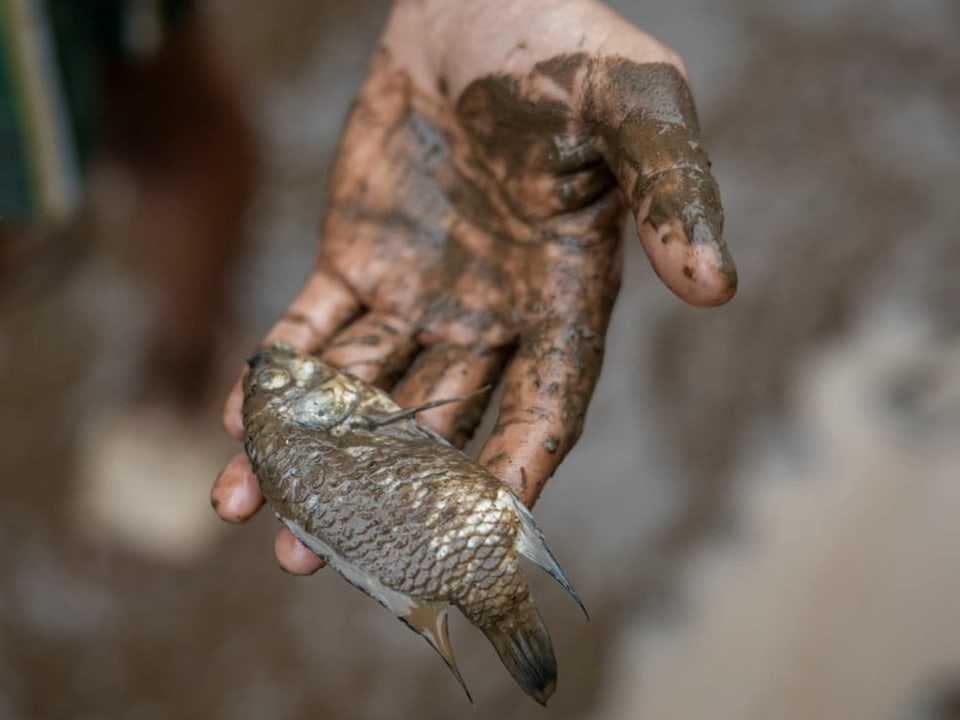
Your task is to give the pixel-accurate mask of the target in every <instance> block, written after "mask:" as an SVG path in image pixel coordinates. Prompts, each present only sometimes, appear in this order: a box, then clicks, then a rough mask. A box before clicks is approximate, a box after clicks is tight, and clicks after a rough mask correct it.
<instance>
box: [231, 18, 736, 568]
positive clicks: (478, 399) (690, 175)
mask: <svg viewBox="0 0 960 720" xmlns="http://www.w3.org/2000/svg"><path fill="white" fill-rule="evenodd" d="M682 70H683V68H682V65H681V64H680V62H679V60H678V59H677V58H676V56H674V55H673V54H672V53H671V52H670V51H669V50H667V49H666V48H664V47H663V46H662V45H660V44H659V43H657V42H656V41H654V40H653V39H652V38H650V37H649V36H647V35H645V34H643V33H642V32H640V31H639V30H637V29H636V28H633V27H632V26H629V25H628V24H627V23H625V21H623V20H622V19H621V18H619V17H618V16H616V15H615V14H613V13H612V12H611V11H609V10H608V9H606V8H605V7H603V6H602V5H599V4H597V3H594V2H587V1H584V2H574V3H569V2H567V3H557V2H545V1H544V0H526V1H524V2H514V3H506V2H486V3H473V4H469V3H464V4H461V3H459V2H451V3H446V4H438V5H437V6H436V7H435V8H434V7H432V6H431V5H430V3H429V2H428V3H424V4H422V5H420V6H416V5H412V4H402V3H401V4H398V6H397V7H396V9H395V11H394V13H393V16H392V17H391V20H390V22H389V23H388V27H387V30H386V33H385V35H384V38H383V42H382V46H381V48H380V49H379V51H378V52H377V54H376V56H375V58H374V60H373V62H372V64H371V69H370V72H369V75H368V77H367V80H366V82H365V83H364V85H363V87H362V89H361V90H360V93H359V95H358V98H357V101H356V103H355V105H354V107H353V110H352V111H351V114H350V117H349V119H348V121H347V125H346V128H345V130H344V134H343V137H342V139H341V145H340V150H339V154H338V157H337V162H336V167H335V171H334V177H333V183H332V190H331V203H330V210H329V213H328V215H327V218H326V220H325V222H324V227H323V237H322V242H321V246H320V253H319V258H318V262H317V266H316V269H315V271H314V273H313V274H312V275H311V277H310V279H309V280H308V282H307V284H306V285H305V287H304V288H303V290H302V291H301V293H300V294H299V295H298V296H297V298H296V299H295V300H294V301H293V303H292V304H291V306H290V309H289V311H288V312H287V313H286V315H285V316H284V317H283V318H282V319H281V320H280V321H279V322H278V323H277V325H276V326H275V327H274V328H273V330H272V331H271V332H270V333H269V335H268V337H267V340H268V341H272V340H284V341H287V342H289V343H291V344H293V345H295V346H297V347H300V348H302V349H305V350H309V351H315V352H322V353H323V356H324V358H325V359H326V360H327V361H329V362H331V363H333V364H336V365H338V366H341V367H343V368H345V369H347V370H348V371H350V372H351V373H353V374H355V375H357V376H359V377H361V378H364V379H366V380H369V381H372V382H376V383H378V384H380V385H381V386H384V387H392V388H393V391H394V395H395V397H396V399H397V401H398V402H399V403H400V404H402V405H405V406H411V405H416V404H420V403H423V402H426V401H429V400H433V399H438V398H445V397H454V396H460V395H466V394H468V393H470V392H472V391H475V390H477V389H479V388H481V387H483V386H485V385H488V384H491V383H493V382H496V381H497V380H498V379H499V378H500V377H501V375H502V381H503V394H502V399H501V403H500V408H499V416H498V420H497V423H496V426H495V428H494V430H493V432H492V434H491V436H490V438H489V439H488V440H487V442H486V445H485V446H484V448H483V450H482V452H481V455H480V461H481V462H482V463H484V464H485V465H487V467H489V468H490V470H491V471H492V472H493V473H494V474H495V475H496V476H498V477H499V478H500V479H501V480H503V481H504V482H506V483H507V484H508V485H509V486H510V487H511V488H512V489H513V490H514V491H515V492H516V493H517V494H518V495H519V496H520V497H521V499H522V500H523V501H524V502H525V503H527V504H528V505H532V504H533V502H534V501H535V500H536V498H537V496H538V495H539V493H540V490H541V489H542V487H543V484H544V483H545V482H546V480H547V479H548V478H549V476H550V475H551V474H552V473H553V471H554V469H555V468H556V466H557V464H558V463H559V462H560V460H561V459H562V458H563V456H564V455H565V454H566V453H567V452H568V451H569V449H570V448H571V447H572V445H573V444H574V442H575V441H576V439H577V438H578V436H579V434H580V431H581V428H582V425H583V418H584V415H585V413H586V408H587V404H588V402H589V399H590V396H591V394H592V392H593V389H594V386H595V384H596V380H597V377H598V375H599V372H600V365H601V360H602V356H603V348H604V337H605V334H606V330H607V325H608V322H609V318H610V312H611V309H612V307H613V303H614V300H615V298H616V294H617V290H618V288H619V284H620V274H621V267H620V266H621V262H620V258H621V236H622V225H623V219H624V217H625V213H626V210H627V208H630V209H632V211H633V212H634V214H635V217H636V220H637V227H638V230H639V234H640V239H641V242H642V243H643V246H644V248H645V250H646V251H647V254H648V256H649V258H650V260H651V262H652V264H653V266H654V269H655V270H656V272H657V274H658V275H659V276H660V277H661V279H662V280H663V281H664V282H665V283H666V284H667V285H668V287H670V288H671V289H672V290H673V291H674V292H676V293H677V294H678V295H680V296H681V297H683V298H684V299H686V300H688V301H690V302H693V303H695V304H702V305H708V304H719V303H722V302H725V301H726V300H728V299H729V298H730V297H731V296H732V295H733V293H734V292H735V289H736V272H735V269H734V266H733V262H732V260H731V259H730V257H729V254H728V253H727V250H726V247H725V245H724V243H723V241H722V237H721V231H722V225H723V215H722V210H721V207H720V201H719V194H718V191H717V187H716V183H715V181H714V180H713V177H712V176H711V174H710V170H709V165H710V164H709V160H708V158H707V156H706V154H705V153H704V151H703V150H702V148H701V147H700V144H699V137H698V136H699V127H698V122H697V118H696V112H695V109H694V106H693V101H692V98H691V95H690V92H689V89H688V87H687V84H686V82H685V80H684V76H683V74H682ZM239 401H240V398H239V395H238V393H237V392H236V391H235V392H234V393H233V394H232V395H231V398H230V399H229V400H228V403H227V408H226V410H225V423H226V425H227V427H228V429H229V430H230V431H231V432H233V433H234V434H239V432H240V431H241V426H240V417H239ZM486 401H487V398H486V397H485V396H482V395H480V396H475V397H473V398H471V399H468V400H464V401H462V402H459V403H454V404H450V405H445V406H442V407H439V408H436V409H433V410H429V411H425V412H424V413H422V415H421V416H420V417H421V421H423V422H425V423H426V424H428V425H430V426H432V427H433V428H434V429H435V430H437V431H438V432H440V433H441V434H443V435H444V436H446V437H448V438H450V439H451V440H452V441H453V442H455V443H457V444H463V443H464V442H466V441H467V440H468V439H469V437H470V436H471V434H472V433H473V431H474V429H475V427H476V424H477V422H478V421H479V418H480V416H481V414H482V412H483V409H484V406H485V404H486ZM214 499H215V504H216V505H217V508H218V512H220V514H221V515H222V516H224V517H225V518H227V519H231V520H242V519H245V518H246V517H249V515H251V514H252V513H253V512H254V511H255V510H256V509H257V508H258V507H259V506H260V504H262V498H261V497H260V496H259V491H258V489H257V486H256V480H255V478H254V477H253V475H252V472H251V471H250V469H249V464H248V463H246V460H245V458H243V457H242V456H238V457H237V458H235V459H234V460H233V461H231V463H230V465H229V466H228V468H227V469H226V470H225V472H224V473H223V474H222V475H221V477H220V478H219V479H218V481H217V484H216V485H215V487H214ZM277 554H278V558H279V559H280V561H281V563H283V564H284V565H285V566H286V567H288V568H289V569H292V570H294V571H302V572H306V571H310V570H312V569H315V568H316V567H317V566H318V565H319V561H318V560H317V559H316V558H315V557H313V556H311V555H309V553H308V552H307V551H306V550H305V549H304V548H302V547H299V546H298V545H297V543H296V541H295V540H294V539H293V538H292V536H289V537H288V536H287V535H286V534H284V533H281V534H280V535H279V536H278V541H277Z"/></svg>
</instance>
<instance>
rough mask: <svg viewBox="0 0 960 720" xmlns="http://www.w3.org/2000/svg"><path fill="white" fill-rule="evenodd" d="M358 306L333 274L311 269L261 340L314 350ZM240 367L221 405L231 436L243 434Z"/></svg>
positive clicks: (237, 436) (347, 318) (239, 436)
mask: <svg viewBox="0 0 960 720" xmlns="http://www.w3.org/2000/svg"><path fill="white" fill-rule="evenodd" d="M359 309H360V304H359V302H358V301H357V299H356V298H355V297H354V295H353V293H352V292H351V291H350V289H349V288H348V287H347V286H346V284H344V282H343V281H342V280H340V279H339V278H338V277H336V276H335V275H334V274H332V273H330V272H328V271H326V270H323V269H317V270H315V271H314V272H313V273H312V274H311V275H310V277H309V278H307V282H306V283H305V284H304V286H303V288H301V290H300V292H299V293H297V296H296V297H295V298H294V299H293V302H291V303H290V306H289V308H287V311H286V313H284V315H283V317H282V318H280V319H279V320H278V321H277V322H276V324H275V325H274V326H273V327H272V328H271V329H270V331H269V332H268V333H267V334H266V337H264V339H263V343H264V344H265V345H269V344H271V343H274V342H285V343H287V344H288V345H292V346H293V347H295V348H297V349H298V350H303V351H304V352H310V353H312V352H316V351H317V350H318V349H319V348H320V347H321V346H322V345H323V344H324V343H325V342H326V341H327V340H328V339H329V338H330V337H331V336H332V335H333V334H334V333H335V332H336V331H337V330H338V329H339V328H340V327H342V326H343V325H344V324H346V323H347V322H348V321H349V320H350V319H351V318H352V317H353V316H354V315H356V314H357V312H358V311H359ZM245 372H246V370H244V371H243V372H241V373H240V377H238V378H237V381H236V382H235V383H234V385H233V388H232V389H231V390H230V394H229V395H228V396H227V401H226V403H225V404H224V407H223V426H224V428H226V430H227V432H228V433H230V434H231V435H232V436H233V437H235V438H238V439H239V438H242V437H243V417H242V415H241V412H240V411H241V408H242V406H243V390H242V388H241V383H242V380H243V375H244V373H245Z"/></svg>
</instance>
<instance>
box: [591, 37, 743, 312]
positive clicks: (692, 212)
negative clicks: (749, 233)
mask: <svg viewBox="0 0 960 720" xmlns="http://www.w3.org/2000/svg"><path fill="white" fill-rule="evenodd" d="M588 77H589V79H588V81H587V83H586V84H585V85H586V86H585V92H584V98H583V101H584V104H583V112H584V114H585V116H586V117H587V118H588V119H589V120H590V121H591V122H592V123H593V124H594V125H595V127H596V128H597V131H598V134H599V136H600V140H601V152H602V154H603V155H604V157H605V159H606V161H607V164H608V165H609V166H610V169H611V170H612V171H613V173H614V175H615V176H616V178H617V181H618V183H619V185H620V187H621V189H622V190H623V191H624V193H625V195H626V197H627V200H628V202H629V203H630V204H631V207H632V209H633V211H634V214H635V217H636V221H637V231H638V233H639V235H640V241H641V243H642V245H643V248H644V250H645V251H646V253H647V257H648V258H649V259H650V262H651V264H652V265H653V268H654V270H655V271H656V273H657V275H659V276H660V278H661V279H662V280H663V282H664V284H666V285H667V287H669V288H670V289H671V290H672V291H673V292H674V293H676V294H677V295H678V296H680V297H681V298H683V299H684V300H686V301H687V302H690V303H692V304H694V305H720V304H723V303H725V302H726V301H727V300H729V299H730V298H731V297H733V295H734V293H735V292H736V289H737V271H736V266H735V265H734V262H733V258H732V257H731V255H730V252H729V250H728V249H727V245H726V243H725V242H724V240H723V207H722V206H721V203H720V191H719V188H718V187H717V182H716V180H715V179H714V177H713V174H712V172H711V170H710V159H709V157H708V156H707V153H706V151H705V150H704V149H703V147H702V145H701V143H700V122H699V120H698V118H697V112H696V108H695V106H694V103H693V96H692V94H691V92H690V88H689V86H688V85H687V81H686V79H685V78H684V76H683V74H682V73H681V71H680V69H679V67H678V66H676V65H674V64H672V63H670V62H634V61H632V60H630V59H629V58H627V57H620V56H618V57H599V58H596V59H595V60H594V62H593V66H592V69H591V72H590V73H589V76H588Z"/></svg>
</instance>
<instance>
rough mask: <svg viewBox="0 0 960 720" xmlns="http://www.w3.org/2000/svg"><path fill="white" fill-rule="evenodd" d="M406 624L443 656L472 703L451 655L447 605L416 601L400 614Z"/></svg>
mask: <svg viewBox="0 0 960 720" xmlns="http://www.w3.org/2000/svg"><path fill="white" fill-rule="evenodd" d="M400 619H401V620H403V622H404V623H406V624H407V626H408V627H409V628H410V629H411V630H414V631H415V632H417V633H419V634H420V635H422V636H423V638H424V639H425V640H426V641H427V642H428V643H430V645H431V646H432V647H433V649H434V650H436V651H437V654H438V655H440V657H442V658H443V661H444V662H445V663H446V664H447V667H448V668H450V672H452V673H453V676H454V677H455V678H456V679H457V682H459V683H460V687H462V688H463V692H465V693H466V695H467V700H469V701H470V704H471V705H473V704H474V703H473V696H472V695H470V690H469V689H468V688H467V683H466V682H464V680H463V676H462V675H461V674H460V670H459V669H458V668H457V661H456V658H454V656H453V646H452V645H451V644H450V634H449V632H448V631H447V607H446V606H445V605H437V604H435V603H417V602H414V604H413V607H412V608H411V609H410V611H409V612H408V613H407V614H406V615H402V616H400Z"/></svg>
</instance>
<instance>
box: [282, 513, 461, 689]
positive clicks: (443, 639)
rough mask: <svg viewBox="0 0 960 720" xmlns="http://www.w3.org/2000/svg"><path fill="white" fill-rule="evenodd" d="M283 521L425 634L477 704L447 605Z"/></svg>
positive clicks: (350, 578)
mask: <svg viewBox="0 0 960 720" xmlns="http://www.w3.org/2000/svg"><path fill="white" fill-rule="evenodd" d="M281 522H283V524H284V525H286V526H287V528H288V529H289V530H290V532H292V533H293V534H294V535H295V536H296V537H297V538H298V539H299V540H300V541H301V542H302V543H303V544H304V545H306V546H307V547H308V548H310V550H312V551H313V552H315V553H316V554H317V555H320V556H321V557H323V558H324V559H325V560H326V561H327V562H328V563H329V564H330V566H331V567H332V568H333V569H334V570H336V571H337V572H338V573H339V574H340V575H341V576H342V577H343V579H344V580H346V581H347V582H349V583H350V584H351V585H353V586H354V587H356V588H358V589H360V590H362V591H363V592H364V593H366V594H367V595H369V596H370V597H372V598H373V599H374V600H376V601H377V602H378V603H380V604H381V605H383V607H385V608H386V609H387V610H389V611H390V612H392V613H393V614H394V615H396V616H397V617H398V618H400V619H401V620H402V621H403V622H404V624H406V626H407V627H409V628H410V629H412V630H414V631H415V632H417V633H419V634H420V635H422V636H423V637H424V638H425V639H426V641H427V642H428V643H430V645H431V646H433V649H434V650H436V651H437V653H439V655H440V657H442V658H443V661H444V662H445V663H446V664H447V667H448V668H450V671H451V672H452V673H453V675H454V677H455V678H457V682H459V683H460V687H462V688H463V691H464V692H465V693H466V694H467V699H468V700H469V701H470V704H471V705H472V704H473V697H472V696H471V695H470V691H469V690H468V689H467V684H466V683H465V682H464V680H463V676H462V675H461V674H460V670H458V669H457V661H456V660H455V659H454V657H453V646H452V645H451V644H450V634H449V633H448V632H447V608H446V606H444V605H438V604H436V603H425V602H421V601H419V600H417V599H415V598H413V597H410V596H409V595H406V594H405V593H402V592H400V591H398V590H394V589H393V588H391V587H387V586H386V585H384V584H383V583H382V582H380V581H379V580H378V579H377V578H375V577H374V576H372V575H370V574H369V573H366V572H364V571H363V570H361V569H359V568H358V567H356V566H355V565H354V564H353V563H351V562H349V561H347V560H346V559H344V558H342V557H341V556H340V555H339V554H337V553H336V552H335V551H334V550H333V548H331V547H330V546H329V545H327V544H326V543H325V542H323V541H322V540H321V539H320V538H318V537H316V536H314V535H311V534H310V533H308V532H306V531H305V530H304V529H303V528H302V527H301V526H300V525H298V524H297V523H295V522H293V521H291V520H285V519H283V518H281Z"/></svg>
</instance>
